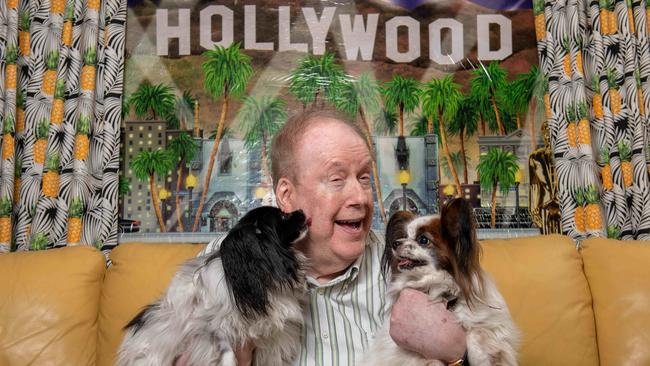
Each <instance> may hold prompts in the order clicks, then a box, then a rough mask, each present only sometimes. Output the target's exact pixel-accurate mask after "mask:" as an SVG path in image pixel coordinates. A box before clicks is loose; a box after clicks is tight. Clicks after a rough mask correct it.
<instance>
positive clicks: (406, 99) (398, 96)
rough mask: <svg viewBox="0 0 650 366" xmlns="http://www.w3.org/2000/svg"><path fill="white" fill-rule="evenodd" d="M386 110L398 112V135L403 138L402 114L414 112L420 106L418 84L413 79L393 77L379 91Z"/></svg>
mask: <svg viewBox="0 0 650 366" xmlns="http://www.w3.org/2000/svg"><path fill="white" fill-rule="evenodd" d="M381 93H382V94H383V95H384V102H385V105H386V109H388V110H390V111H394V110H397V111H398V112H399V135H400V136H404V114H405V113H410V112H412V111H414V110H415V109H416V108H417V107H418V104H420V83H419V82H417V81H416V80H415V79H413V78H403V77H401V76H400V75H393V78H392V79H391V81H389V82H387V83H385V84H384V88H382V89H381Z"/></svg>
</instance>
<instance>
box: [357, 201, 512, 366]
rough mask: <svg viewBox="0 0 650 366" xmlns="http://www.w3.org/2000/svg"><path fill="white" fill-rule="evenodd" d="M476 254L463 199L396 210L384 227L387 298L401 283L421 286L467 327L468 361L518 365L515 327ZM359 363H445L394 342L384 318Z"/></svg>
mask: <svg viewBox="0 0 650 366" xmlns="http://www.w3.org/2000/svg"><path fill="white" fill-rule="evenodd" d="M479 255H480V247H479V242H478V240H477V238H476V230H475V219H474V216H473V214H472V211H471V207H470V205H469V203H467V201H465V200H464V199H462V198H457V199H454V200H452V201H451V202H450V203H449V204H447V205H446V206H445V207H443V209H442V212H441V215H440V216H425V217H416V216H415V215H413V214H412V213H411V212H407V211H400V212H397V213H395V214H394V215H393V216H392V217H391V218H390V221H389V223H388V226H387V228H386V249H385V251H384V255H383V257H382V267H383V272H384V274H385V276H386V277H388V276H389V273H392V282H391V284H390V287H389V291H388V297H389V301H390V304H393V303H394V302H395V300H397V297H398V296H399V293H400V292H401V291H402V290H403V289H405V288H413V289H416V290H420V291H422V292H424V293H426V294H428V297H429V298H430V299H431V300H432V301H434V302H436V301H437V302H440V301H444V302H446V303H447V305H448V308H449V310H450V311H453V313H454V314H455V316H456V317H457V318H458V320H459V321H460V323H461V324H462V326H463V327H464V329H465V330H466V334H467V352H468V361H469V363H470V365H472V366H487V365H517V351H516V349H517V346H518V342H519V331H518V330H517V327H516V326H515V324H514V322H513V320H512V318H511V316H510V313H509V311H508V306H507V304H506V302H505V301H504V299H503V297H502V296H501V294H500V293H499V291H498V289H497V287H496V285H495V284H494V282H493V281H492V280H491V279H490V276H489V275H488V274H487V273H486V272H484V271H483V270H482V269H481V267H480V263H479ZM387 323H388V322H387ZM362 364H363V365H367V366H370V365H374V366H377V365H400V366H420V365H445V363H443V362H442V361H436V360H433V361H432V360H425V359H424V358H423V357H422V356H421V355H419V354H417V353H415V352H410V351H407V350H404V349H402V348H400V347H399V346H397V344H395V342H394V341H393V340H392V338H391V337H390V334H389V329H388V324H386V325H385V326H384V328H383V329H382V330H380V332H379V333H378V335H377V336H376V337H375V340H374V341H373V342H372V343H371V348H370V350H369V351H368V352H367V357H366V358H365V359H364V362H363V363H362Z"/></svg>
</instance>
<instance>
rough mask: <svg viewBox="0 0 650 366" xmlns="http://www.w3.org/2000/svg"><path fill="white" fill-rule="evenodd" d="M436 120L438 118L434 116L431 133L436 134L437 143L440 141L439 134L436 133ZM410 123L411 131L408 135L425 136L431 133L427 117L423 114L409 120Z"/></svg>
mask: <svg viewBox="0 0 650 366" xmlns="http://www.w3.org/2000/svg"><path fill="white" fill-rule="evenodd" d="M437 121H438V118H437V117H436V118H435V123H433V133H435V134H436V135H438V143H440V134H439V133H438V126H437ZM410 125H411V132H410V133H409V135H411V136H426V135H429V134H430V133H431V132H429V119H428V118H427V117H425V116H423V115H420V116H419V117H417V118H414V119H413V120H411V121H410Z"/></svg>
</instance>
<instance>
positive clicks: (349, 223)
mask: <svg viewBox="0 0 650 366" xmlns="http://www.w3.org/2000/svg"><path fill="white" fill-rule="evenodd" d="M334 223H335V224H337V225H339V226H341V227H343V228H345V229H349V230H359V229H360V228H361V225H362V223H363V221H362V220H361V219H359V220H335V221H334Z"/></svg>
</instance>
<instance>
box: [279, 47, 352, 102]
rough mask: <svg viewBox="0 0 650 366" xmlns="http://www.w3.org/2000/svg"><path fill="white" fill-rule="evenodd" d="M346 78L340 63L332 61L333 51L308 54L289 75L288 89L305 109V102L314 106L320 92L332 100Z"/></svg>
mask: <svg viewBox="0 0 650 366" xmlns="http://www.w3.org/2000/svg"><path fill="white" fill-rule="evenodd" d="M346 78H347V77H346V75H345V72H344V71H343V68H342V67H341V65H338V64H336V63H334V54H333V53H330V52H325V54H324V55H322V56H320V57H318V56H314V55H308V56H307V57H305V58H303V59H302V60H301V61H300V64H299V65H298V67H296V68H295V69H294V70H293V71H292V72H291V74H290V75H289V91H290V92H291V93H292V94H293V95H294V96H295V97H296V99H298V100H299V101H300V102H301V103H302V107H303V109H305V108H307V103H312V106H316V103H317V102H318V97H319V96H320V95H321V94H322V95H324V96H325V97H326V98H327V99H329V100H330V101H334V100H335V98H336V95H337V89H338V87H339V86H340V84H341V83H343V82H344V81H345V80H346ZM321 105H322V103H321Z"/></svg>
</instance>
